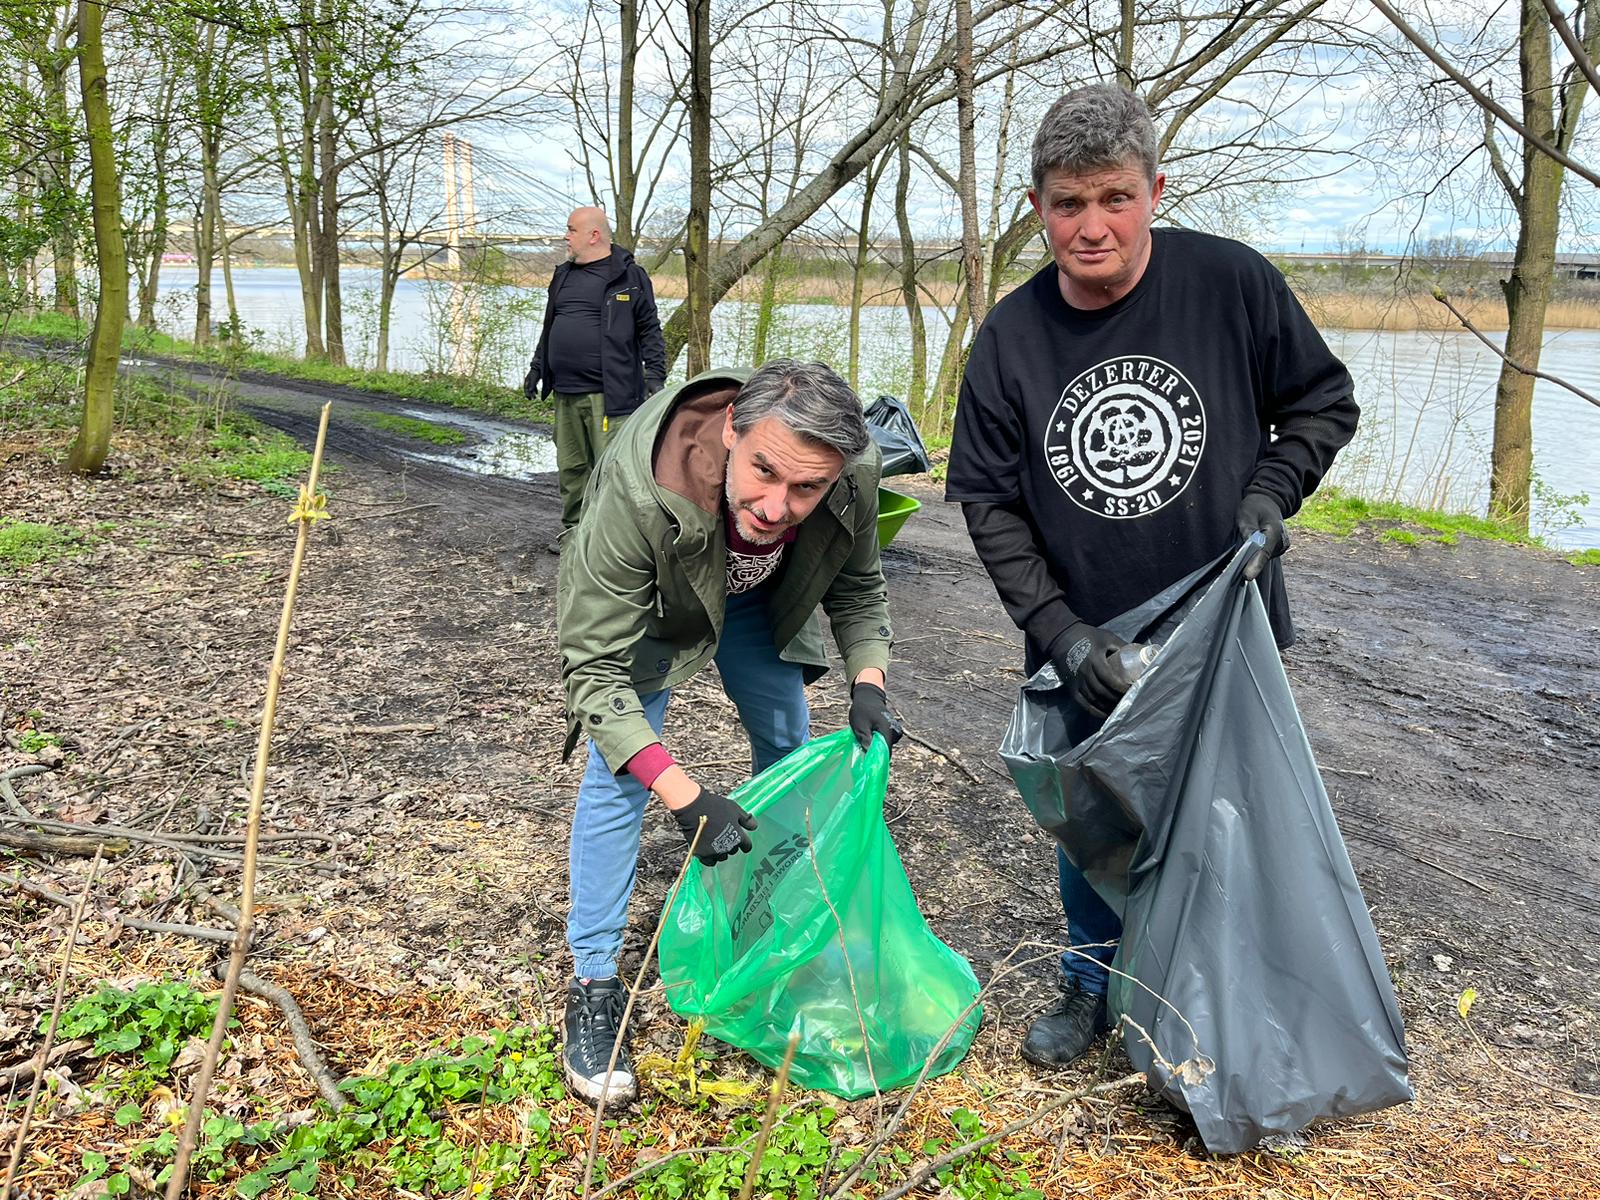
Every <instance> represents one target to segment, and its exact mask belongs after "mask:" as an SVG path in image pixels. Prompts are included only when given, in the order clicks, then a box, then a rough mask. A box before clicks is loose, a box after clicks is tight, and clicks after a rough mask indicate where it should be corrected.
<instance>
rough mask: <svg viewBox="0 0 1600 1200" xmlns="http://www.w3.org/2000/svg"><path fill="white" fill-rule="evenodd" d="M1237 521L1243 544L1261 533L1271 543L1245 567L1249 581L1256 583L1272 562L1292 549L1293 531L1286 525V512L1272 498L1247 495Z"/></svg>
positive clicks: (1240, 502)
mask: <svg viewBox="0 0 1600 1200" xmlns="http://www.w3.org/2000/svg"><path fill="white" fill-rule="evenodd" d="M1233 520H1234V524H1235V526H1236V527H1237V528H1238V530H1239V538H1240V540H1241V541H1249V540H1250V538H1251V537H1252V536H1253V535H1255V534H1257V533H1259V534H1261V535H1262V536H1263V537H1265V538H1266V539H1267V544H1266V545H1265V546H1264V547H1262V548H1261V549H1260V550H1258V551H1256V552H1255V553H1254V554H1252V555H1251V556H1250V561H1249V562H1247V563H1245V565H1244V577H1245V579H1246V580H1250V579H1254V578H1255V577H1256V576H1257V575H1259V574H1261V572H1262V570H1263V569H1264V568H1265V567H1266V565H1267V560H1268V559H1273V558H1277V557H1278V555H1280V554H1282V553H1283V552H1284V551H1285V550H1287V549H1288V548H1289V530H1288V528H1287V527H1286V526H1285V525H1284V523H1283V510H1282V509H1280V508H1279V507H1278V502H1277V501H1276V500H1274V499H1273V498H1272V497H1271V496H1268V495H1266V494H1264V493H1262V492H1246V493H1245V494H1244V499H1242V500H1240V501H1239V511H1238V513H1237V515H1236V516H1235V517H1234V519H1233Z"/></svg>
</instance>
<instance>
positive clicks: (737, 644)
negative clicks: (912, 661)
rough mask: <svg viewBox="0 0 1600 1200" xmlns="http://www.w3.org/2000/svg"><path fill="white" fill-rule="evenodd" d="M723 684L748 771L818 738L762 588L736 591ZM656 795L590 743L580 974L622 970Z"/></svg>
mask: <svg viewBox="0 0 1600 1200" xmlns="http://www.w3.org/2000/svg"><path fill="white" fill-rule="evenodd" d="M715 661H716V664H717V672H718V673H719V674H720V675H721V676H722V690H723V691H725V692H726V693H727V694H728V699H730V700H732V701H733V703H734V706H735V707H736V708H738V710H739V721H740V723H741V724H743V725H744V728H745V732H746V733H747V734H749V736H750V760H751V761H750V769H751V773H752V774H755V775H759V774H760V773H761V772H762V771H764V770H766V769H767V768H768V767H770V766H771V765H772V764H773V763H775V762H777V761H778V760H779V759H780V758H782V757H783V756H784V755H786V754H788V753H789V752H790V751H791V750H794V749H796V748H798V747H799V746H800V745H801V744H802V743H804V742H805V741H806V739H808V738H809V737H810V736H811V713H810V710H809V708H807V706H806V693H805V678H804V676H803V674H802V668H801V667H800V665H799V664H798V663H790V662H785V661H783V659H781V658H779V657H778V650H777V647H776V646H774V645H773V644H772V623H771V621H770V620H769V619H768V617H767V602H766V593H765V589H764V588H758V589H757V590H756V591H754V592H747V593H745V594H744V595H742V596H729V597H728V607H727V614H726V616H725V618H724V620H723V626H722V641H721V643H720V644H719V645H718V646H717V653H716V659H715ZM671 695H672V692H671V690H670V689H668V690H664V691H659V692H650V693H648V694H641V695H640V697H639V700H640V702H641V703H642V704H643V705H644V715H645V719H646V720H648V721H649V722H650V727H651V728H652V729H654V730H655V731H656V732H657V733H660V732H661V723H662V721H663V720H664V719H665V717H666V715H667V701H668V699H669V698H670V697H671ZM649 800H650V793H649V792H647V791H646V790H645V789H644V787H643V786H641V785H640V783H639V781H638V780H637V779H635V778H634V777H633V776H632V775H630V774H628V773H627V772H626V771H624V772H623V773H622V774H620V775H613V774H612V773H611V769H610V768H609V767H607V766H606V762H605V759H603V758H602V757H601V756H600V752H599V751H598V750H597V749H595V745H594V743H593V742H590V743H589V765H588V768H587V769H586V770H585V771H584V773H583V782H582V783H581V784H580V785H579V786H578V808H577V811H576V812H575V813H574V814H573V817H572V851H571V857H570V859H569V864H568V865H569V870H570V881H571V886H570V895H571V898H572V907H571V910H570V911H569V912H568V914H567V945H568V946H569V947H570V948H571V950H572V959H573V974H575V975H576V976H577V977H578V978H580V979H609V978H611V977H612V976H613V975H615V974H616V973H617V959H618V958H619V957H620V955H621V953H622V934H623V930H625V929H626V928H627V925H628V898H629V897H630V896H632V895H633V885H634V880H635V879H636V878H637V877H638V870H639V832H640V830H641V829H642V828H643V826H644V813H645V808H646V806H647V805H648V803H649Z"/></svg>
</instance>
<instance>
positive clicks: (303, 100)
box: [263, 0, 323, 358]
mask: <svg viewBox="0 0 1600 1200" xmlns="http://www.w3.org/2000/svg"><path fill="white" fill-rule="evenodd" d="M301 17H302V20H303V24H302V26H301V28H300V29H298V30H297V31H295V32H294V34H293V35H292V39H293V40H292V41H291V42H290V45H289V51H290V54H291V56H292V57H293V59H294V65H295V99H296V100H297V101H298V102H299V104H300V129H299V136H298V138H297V139H296V149H295V151H294V152H293V153H291V152H290V149H289V134H288V131H287V129H286V128H285V127H284V120H283V112H282V109H281V107H280V106H279V105H278V104H277V103H276V102H274V103H273V104H272V105H271V107H272V117H273V124H274V128H275V131H276V134H277V151H278V153H277V161H278V170H279V173H280V174H281V175H282V176H283V197H284V205H285V207H286V208H287V209H288V210H289V223H290V226H291V228H292V229H293V231H294V265H295V268H296V270H297V271H298V272H299V275H300V304H301V309H302V315H303V316H304V319H305V331H306V357H307V358H321V357H322V356H323V346H322V278H321V276H320V275H319V274H318V272H317V259H316V256H315V251H314V249H313V248H314V246H315V245H316V242H317V238H318V230H319V228H320V222H319V220H318V210H317V203H316V200H317V197H316V187H317V185H316V175H315V167H316V163H315V160H314V158H313V157H312V153H311V134H310V129H311V122H312V120H313V117H312V115H311V105H312V95H311V46H310V40H309V37H308V35H307V33H306V28H307V27H308V26H309V25H310V24H311V23H312V21H313V13H312V12H311V8H310V4H309V0H303V2H302V6H301ZM263 61H264V66H265V78H266V80H267V90H268V95H269V96H271V95H272V94H273V90H274V83H273V72H272V54H271V51H270V50H264V51H263Z"/></svg>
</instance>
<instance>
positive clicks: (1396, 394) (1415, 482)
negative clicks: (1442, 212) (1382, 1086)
mask: <svg viewBox="0 0 1600 1200" xmlns="http://www.w3.org/2000/svg"><path fill="white" fill-rule="evenodd" d="M343 281H344V294H345V331H346V339H347V348H348V350H349V354H350V358H351V362H352V363H353V364H355V365H358V366H370V365H372V360H373V354H374V345H375V341H376V324H377V322H376V291H375V289H376V273H375V272H373V271H370V270H363V269H354V268H347V269H346V270H345V271H344V273H343ZM194 285H195V272H194V270H193V268H182V267H168V268H167V269H165V270H164V271H163V272H162V279H161V300H160V322H161V325H162V327H163V329H165V330H166V331H167V332H170V333H173V334H175V335H177V336H180V337H190V336H192V334H193V324H194ZM234 285H235V291H236V296H237V299H238V305H239V312H240V317H241V319H242V321H243V324H244V326H245V328H246V329H247V330H248V331H251V336H252V337H253V338H254V340H255V341H256V342H257V343H258V344H260V345H262V346H263V347H265V348H267V349H274V350H283V351H287V352H290V353H298V352H300V351H301V350H302V349H303V345H304V343H303V337H304V334H303V328H304V326H303V323H302V318H301V315H300V314H301V309H300V284H299V278H298V276H297V275H296V273H295V271H294V270H293V268H282V267H258V268H241V269H237V270H235V272H234ZM457 302H458V301H456V299H455V298H454V297H453V295H452V293H451V290H450V288H449V286H448V285H446V284H441V283H436V282H428V281H424V280H416V279H406V280H403V281H402V282H401V284H400V287H399V290H398V292H397V294H396V297H395V310H394V316H393V323H392V332H391V334H390V345H391V351H390V365H391V366H392V367H394V368H396V369H401V370H425V369H433V370H448V369H452V368H455V369H463V368H465V369H469V370H473V371H474V372H475V373H478V374H481V375H483V376H485V377H489V378H494V379H498V380H500V381H502V382H504V383H507V384H513V385H515V384H517V383H520V381H521V379H522V375H523V372H524V371H525V370H526V369H527V363H528V358H529V356H530V355H531V353H532V349H533V345H534V341H535V340H536V338H537V336H538V322H539V317H540V314H541V312H542V307H543V303H544V294H543V289H532V290H526V289H513V288H501V289H491V290H486V291H485V292H484V293H483V294H482V295H481V296H480V297H478V298H477V299H476V320H475V321H474V322H473V328H474V329H475V330H476V331H477V333H476V336H475V337H474V338H473V339H472V345H470V346H469V347H467V348H466V349H465V351H458V350H457V349H456V348H455V347H454V346H453V345H451V344H449V343H448V342H447V340H446V339H445V337H444V336H443V332H442V331H444V330H446V329H448V328H450V327H451V317H450V314H451V312H452V305H453V304H455V303H457ZM212 307H213V312H214V313H216V314H217V317H218V318H220V317H221V316H224V315H225V303H224V299H223V294H222V279H221V275H220V273H219V274H218V275H217V276H216V277H215V280H214V287H213V298H212ZM672 307H673V302H672V301H663V302H662V304H661V309H662V316H663V320H664V319H665V317H666V314H667V312H669V311H670V310H671V308H672ZM469 311H471V310H470V309H469ZM923 316H924V322H925V324H926V326H927V330H928V354H929V359H930V363H931V364H932V365H930V371H931V370H932V369H933V367H934V366H936V365H937V362H938V354H939V351H940V348H941V347H942V345H943V342H944V340H945V325H946V317H945V316H944V314H943V313H942V312H941V311H940V310H939V309H937V308H933V307H929V308H927V309H925V310H924V313H923ZM847 319H848V317H847V313H846V311H845V310H844V309H843V308H841V307H835V306H832V305H826V304H784V305H781V306H780V307H779V309H778V311H777V313H776V316H775V319H774V322H773V329H772V332H771V336H770V340H769V343H768V354H769V356H770V355H777V354H789V355H794V356H796V357H804V358H808V359H821V360H823V361H826V362H830V363H833V364H834V365H835V366H838V367H840V368H842V367H843V365H844V363H845V359H846V355H847V351H848V330H847ZM713 323H714V327H715V332H714V337H715V342H714V344H715V346H716V347H717V350H718V355H717V357H718V358H719V359H720V360H721V361H732V362H741V361H748V359H749V357H750V356H751V352H752V348H753V345H754V323H755V305H753V304H747V303H740V302H736V301H725V302H723V303H722V304H719V305H718V306H717V308H716V310H715V313H714V315H713ZM906 330H907V325H906V317H905V313H904V311H903V310H902V309H900V308H899V307H898V306H893V305H881V306H878V305H874V306H869V307H868V308H866V309H865V310H864V312H863V318H862V369H861V383H862V388H861V390H862V392H863V394H865V395H869V396H870V395H874V394H876V393H877V392H880V391H884V392H891V393H894V394H900V395H903V394H904V391H905V385H906V380H907V379H908V377H909V374H910V349H909V345H908V339H907V335H906ZM1324 336H1325V337H1326V338H1327V339H1328V344H1329V345H1330V346H1331V347H1332V348H1333V350H1334V352H1335V353H1337V354H1338V355H1339V356H1340V357H1341V358H1342V359H1343V360H1344V361H1345V362H1346V363H1347V364H1348V365H1349V367H1350V371H1351V373H1352V375H1354V377H1355V380H1356V397H1357V399H1358V400H1359V401H1360V403H1361V410H1362V418H1361V430H1360V432H1359V433H1358V434H1357V435H1356V440H1355V441H1354V442H1353V443H1352V444H1351V445H1350V446H1349V447H1347V448H1346V449H1345V451H1344V452H1343V453H1342V454H1341V455H1340V457H1339V460H1338V462H1337V464H1336V465H1335V467H1334V470H1333V472H1332V474H1331V475H1330V476H1329V481H1330V482H1333V483H1337V484H1339V485H1341V486H1343V487H1345V488H1347V489H1349V490H1351V491H1354V492H1357V493H1359V494H1361V495H1365V496H1369V497H1372V498H1375V499H1394V500H1402V501H1405V502H1407V503H1413V504H1420V505H1423V506H1425V507H1429V508H1446V509H1452V510H1459V511H1472V512H1479V513H1481V512H1482V511H1483V509H1484V505H1485V504H1486V502H1487V494H1488V461H1489V447H1490V442H1491V438H1492V432H1493V426H1494V384H1495V377H1496V375H1497V373H1498V371H1499V367H1500V360H1499V359H1498V358H1497V357H1496V356H1495V355H1494V353H1493V352H1491V351H1490V350H1489V349H1488V348H1487V347H1485V346H1484V345H1482V344H1481V343H1480V342H1479V341H1478V340H1477V339H1476V338H1474V337H1473V336H1472V335H1471V334H1469V333H1466V332H1459V333H1430V332H1402V333H1382V332H1372V331H1364V330H1354V331H1352V330H1327V331H1325V333H1324ZM1490 336H1491V337H1495V338H1496V339H1498V338H1499V336H1500V335H1497V334H1491V335H1490ZM1540 369H1541V370H1543V371H1544V372H1546V373H1547V374H1550V375H1555V376H1558V377H1560V378H1562V379H1565V380H1567V381H1569V382H1570V383H1572V384H1573V385H1574V386H1576V387H1579V388H1582V389H1583V390H1584V391H1586V392H1589V393H1590V394H1591V395H1594V394H1600V330H1574V331H1569V332H1561V331H1555V332H1552V333H1550V334H1549V335H1548V336H1547V338H1546V341H1545V350H1544V356H1543V359H1542V361H1541V362H1540ZM1533 426H1534V428H1533V436H1534V467H1535V472H1536V485H1535V493H1536V494H1535V497H1534V508H1533V525H1534V530H1535V532H1538V533H1543V534H1544V535H1545V536H1546V537H1547V538H1549V539H1550V540H1551V541H1552V542H1553V543H1556V544H1558V545H1561V546H1564V547H1567V548H1570V549H1587V548H1591V547H1600V408H1597V407H1596V406H1594V405H1592V404H1589V403H1588V402H1587V401H1585V400H1583V399H1581V398H1579V397H1577V396H1574V395H1572V394H1571V393H1570V392H1568V391H1566V390H1564V389H1563V388H1561V387H1559V386H1557V385H1555V384H1551V383H1547V382H1545V381H1543V380H1541V381H1539V382H1538V384H1537V386H1536V388H1535V391H1534V419H1533Z"/></svg>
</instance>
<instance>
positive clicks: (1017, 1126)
mask: <svg viewBox="0 0 1600 1200" xmlns="http://www.w3.org/2000/svg"><path fill="white" fill-rule="evenodd" d="M1144 1081H1145V1078H1144V1074H1143V1073H1142V1072H1139V1071H1135V1072H1134V1073H1133V1074H1132V1075H1124V1076H1123V1077H1122V1078H1121V1079H1112V1080H1108V1081H1107V1082H1105V1083H1096V1084H1091V1085H1090V1086H1089V1087H1083V1088H1079V1089H1078V1090H1077V1091H1074V1092H1068V1093H1066V1094H1065V1095H1062V1096H1057V1097H1056V1098H1055V1099H1054V1100H1052V1101H1050V1103H1048V1104H1046V1105H1043V1106H1042V1107H1040V1108H1036V1109H1034V1111H1033V1112H1031V1113H1029V1114H1028V1115H1027V1116H1025V1117H1018V1118H1017V1119H1016V1120H1015V1121H1012V1122H1010V1123H1009V1124H1006V1125H1003V1126H1001V1127H1000V1128H999V1129H997V1130H995V1131H994V1132H993V1133H990V1134H986V1135H985V1136H983V1137H981V1138H978V1139H977V1140H975V1141H971V1142H967V1143H965V1144H963V1145H960V1146H956V1147H954V1148H953V1149H951V1150H947V1151H945V1153H943V1154H941V1155H939V1156H938V1157H937V1158H931V1159H929V1160H928V1161H927V1162H925V1163H923V1164H922V1165H921V1166H920V1167H918V1168H917V1169H916V1170H915V1171H913V1172H912V1173H911V1174H910V1175H908V1176H907V1177H906V1178H905V1179H904V1180H903V1181H902V1182H901V1183H899V1184H897V1185H896V1186H895V1187H892V1188H890V1189H889V1190H888V1191H887V1192H884V1193H883V1195H882V1196H880V1197H879V1200H900V1197H901V1196H904V1195H906V1194H907V1193H908V1192H913V1191H915V1190H916V1189H917V1188H919V1187H921V1186H922V1185H923V1184H924V1183H926V1182H927V1181H928V1180H929V1179H930V1178H932V1177H933V1176H934V1175H935V1174H937V1173H938V1172H939V1170H940V1169H941V1168H943V1167H948V1166H949V1165H950V1164H951V1163H953V1162H957V1161H959V1160H960V1159H963V1158H965V1157H966V1156H967V1155H969V1154H971V1153H972V1152H973V1151H975V1150H982V1149H983V1148H984V1147H986V1146H992V1145H994V1143H996V1142H998V1141H1002V1140H1004V1139H1005V1138H1008V1137H1010V1136H1011V1135H1012V1134H1013V1133H1018V1132H1020V1131H1021V1130H1024V1129H1026V1128H1027V1127H1028V1126H1029V1125H1032V1124H1034V1123H1035V1122H1038V1121H1042V1120H1044V1118H1045V1117H1048V1116H1049V1115H1050V1114H1051V1113H1053V1112H1055V1111H1056V1110H1057V1109H1061V1108H1065V1107H1066V1106H1067V1105H1069V1104H1071V1103H1072V1102H1073V1101H1075V1100H1082V1099H1084V1098H1085V1097H1087V1096H1092V1095H1093V1096H1097V1095H1101V1094H1103V1093H1105V1092H1109V1091H1113V1090H1115V1089H1117V1088H1124V1087H1129V1086H1131V1085H1133V1084H1136V1083H1143V1082H1144Z"/></svg>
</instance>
